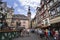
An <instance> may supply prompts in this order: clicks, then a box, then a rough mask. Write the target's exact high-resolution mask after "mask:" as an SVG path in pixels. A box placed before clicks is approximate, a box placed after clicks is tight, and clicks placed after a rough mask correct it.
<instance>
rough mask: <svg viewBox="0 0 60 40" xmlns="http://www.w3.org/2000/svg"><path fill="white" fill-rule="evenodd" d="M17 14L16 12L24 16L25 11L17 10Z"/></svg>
mask: <svg viewBox="0 0 60 40" xmlns="http://www.w3.org/2000/svg"><path fill="white" fill-rule="evenodd" d="M17 12H18V14H24V12H25V11H24V10H23V9H20V8H18V9H17Z"/></svg>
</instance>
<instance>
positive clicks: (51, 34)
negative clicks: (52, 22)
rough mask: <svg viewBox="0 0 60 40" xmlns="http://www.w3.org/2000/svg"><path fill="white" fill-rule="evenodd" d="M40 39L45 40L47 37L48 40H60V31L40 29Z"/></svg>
mask: <svg viewBox="0 0 60 40" xmlns="http://www.w3.org/2000/svg"><path fill="white" fill-rule="evenodd" d="M39 33H40V37H41V38H43V37H45V39H46V40H49V39H50V40H51V38H52V39H53V40H60V30H55V29H52V30H50V29H45V30H44V29H40V30H39Z"/></svg>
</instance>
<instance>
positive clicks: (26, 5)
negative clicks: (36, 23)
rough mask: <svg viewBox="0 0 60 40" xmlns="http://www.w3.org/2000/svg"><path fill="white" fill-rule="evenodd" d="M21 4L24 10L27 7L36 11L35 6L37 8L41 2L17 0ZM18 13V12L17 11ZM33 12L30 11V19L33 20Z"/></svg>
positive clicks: (36, 0)
mask: <svg viewBox="0 0 60 40" xmlns="http://www.w3.org/2000/svg"><path fill="white" fill-rule="evenodd" d="M18 1H19V2H20V3H21V6H24V9H25V10H28V6H30V7H31V8H33V9H34V10H36V8H37V6H39V4H40V1H41V0H18ZM18 11H20V10H18ZM34 16H35V12H33V11H32V16H31V18H34Z"/></svg>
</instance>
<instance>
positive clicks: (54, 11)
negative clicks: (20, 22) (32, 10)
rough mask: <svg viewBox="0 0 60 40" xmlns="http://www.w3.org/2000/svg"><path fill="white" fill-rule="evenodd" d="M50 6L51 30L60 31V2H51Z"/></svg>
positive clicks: (56, 0)
mask: <svg viewBox="0 0 60 40" xmlns="http://www.w3.org/2000/svg"><path fill="white" fill-rule="evenodd" d="M48 4H50V5H49V7H50V9H49V13H50V24H51V28H56V29H60V0H51V1H50V2H49V3H48Z"/></svg>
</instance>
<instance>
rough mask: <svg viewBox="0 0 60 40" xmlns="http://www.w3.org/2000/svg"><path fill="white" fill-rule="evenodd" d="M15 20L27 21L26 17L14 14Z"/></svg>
mask: <svg viewBox="0 0 60 40" xmlns="http://www.w3.org/2000/svg"><path fill="white" fill-rule="evenodd" d="M16 18H18V19H20V20H28V17H27V16H25V15H22V14H14V15H13V19H16Z"/></svg>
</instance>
